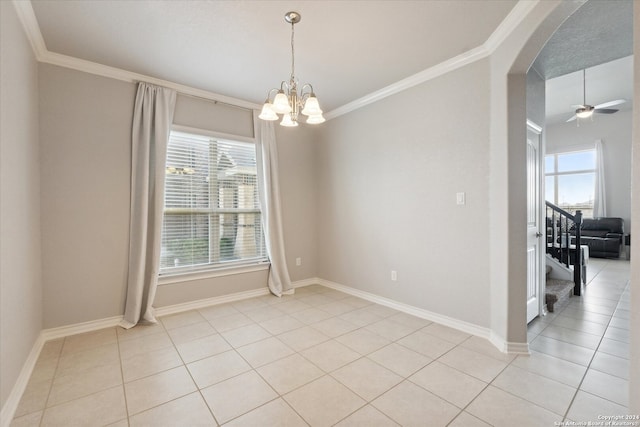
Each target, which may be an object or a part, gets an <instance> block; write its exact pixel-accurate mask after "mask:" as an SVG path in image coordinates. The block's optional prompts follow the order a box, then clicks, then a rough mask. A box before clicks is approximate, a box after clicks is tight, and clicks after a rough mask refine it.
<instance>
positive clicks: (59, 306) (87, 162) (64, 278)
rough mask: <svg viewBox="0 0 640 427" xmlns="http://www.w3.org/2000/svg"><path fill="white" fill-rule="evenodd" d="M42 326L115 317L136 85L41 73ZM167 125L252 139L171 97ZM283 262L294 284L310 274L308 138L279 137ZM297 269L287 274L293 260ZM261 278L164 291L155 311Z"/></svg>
mask: <svg viewBox="0 0 640 427" xmlns="http://www.w3.org/2000/svg"><path fill="white" fill-rule="evenodd" d="M40 93H41V96H40V138H41V141H42V142H41V143H42V155H43V162H42V172H41V173H42V210H43V212H44V213H45V215H43V231H42V233H43V254H44V255H43V272H44V278H45V279H44V282H45V304H44V327H45V328H52V327H57V326H62V325H69V324H74V323H80V322H86V321H90V320H96V319H103V318H108V317H112V316H119V315H121V314H122V312H123V307H124V299H125V289H126V275H127V259H128V229H129V203H130V200H129V197H130V196H129V180H130V163H131V157H130V156H131V153H130V144H131V123H132V115H133V102H134V98H135V85H134V84H133V83H126V82H122V81H118V80H113V79H108V78H104V77H99V76H94V75H91V74H87V73H82V72H78V71H74V70H70V69H66V68H61V67H57V66H52V65H47V64H41V65H40ZM175 122H176V123H177V124H180V125H184V126H191V127H200V128H204V129H208V130H212V131H217V132H223V133H225V134H229V133H233V134H237V135H241V136H249V137H251V136H252V135H253V123H252V112H251V111H249V110H246V109H242V108H235V107H231V106H228V105H226V104H216V103H213V102H210V101H207V100H203V99H199V98H193V97H188V96H182V95H180V96H178V102H177V104H176V119H175ZM278 139H279V142H278V148H279V158H280V171H279V174H280V176H279V178H280V182H281V185H282V188H281V192H282V203H283V217H284V218H283V220H284V230H285V243H286V248H287V263H288V265H289V268H290V273H291V276H292V279H293V280H301V279H306V278H309V277H313V276H315V271H316V269H315V261H314V260H315V227H314V223H315V208H314V206H315V205H314V200H315V190H314V185H315V183H314V168H313V166H312V160H313V140H312V137H311V130H309V129H306V130H305V129H304V128H303V127H301V128H299V129H296V133H293V132H289V133H281V131H280V130H278ZM296 257H301V258H302V259H303V264H302V266H300V267H296V266H295V258H296ZM265 286H266V272H265V271H262V272H254V273H247V274H239V275H232V276H222V277H217V278H210V279H200V280H192V281H185V282H181V283H172V284H164V285H160V286H159V287H158V292H157V296H156V303H155V305H156V306H157V307H163V306H168V305H173V304H178V303H184V302H189V301H194V300H198V299H204V298H211V297H216V296H221V295H227V294H230V293H235V292H242V291H247V290H252V289H258V288H261V287H265Z"/></svg>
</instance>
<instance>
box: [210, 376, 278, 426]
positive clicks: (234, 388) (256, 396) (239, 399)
mask: <svg viewBox="0 0 640 427" xmlns="http://www.w3.org/2000/svg"><path fill="white" fill-rule="evenodd" d="M202 396H203V397H204V400H205V401H206V402H207V405H209V408H211V411H212V412H213V415H214V416H215V417H216V420H217V421H218V423H219V424H223V423H226V422H227V421H229V420H231V419H233V418H236V417H238V416H240V415H243V414H245V413H247V412H249V411H251V410H252V409H255V408H257V407H258V406H261V405H263V404H265V403H267V402H269V401H271V400H273V399H275V398H277V397H278V395H277V393H276V392H275V391H273V389H272V388H271V387H270V386H269V384H267V383H266V382H264V380H263V379H262V378H260V375H258V374H257V373H255V371H249V372H246V373H244V374H241V375H238V376H237V377H233V378H231V379H228V380H226V381H223V382H221V383H218V384H216V385H213V386H211V387H207V388H205V389H203V390H202Z"/></svg>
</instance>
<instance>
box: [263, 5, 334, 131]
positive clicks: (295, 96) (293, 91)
mask: <svg viewBox="0 0 640 427" xmlns="http://www.w3.org/2000/svg"><path fill="white" fill-rule="evenodd" d="M301 19H302V16H301V15H300V14H299V13H298V12H287V13H286V14H285V15H284V20H285V21H286V22H288V23H289V24H291V76H290V77H289V81H288V82H287V81H282V83H280V88H279V89H277V88H274V89H271V90H270V91H269V93H268V94H267V99H266V100H265V102H264V105H263V106H262V111H261V112H260V115H259V116H258V117H259V118H260V119H262V120H267V121H275V120H279V119H280V117H279V116H278V114H282V121H281V122H280V125H281V126H286V127H295V126H298V116H299V114H303V115H305V116H307V117H308V118H307V123H309V124H319V123H323V122H324V121H325V118H324V116H323V115H322V110H321V109H320V104H319V103H318V98H317V97H316V94H315V93H314V92H313V87H312V86H311V85H310V84H308V83H306V84H304V85H302V88H301V89H300V93H298V80H297V79H296V77H295V50H294V38H293V37H294V28H293V27H294V25H295V24H297V23H298V22H300V20H301ZM274 94H275V95H274ZM272 95H273V99H272V98H271V97H272Z"/></svg>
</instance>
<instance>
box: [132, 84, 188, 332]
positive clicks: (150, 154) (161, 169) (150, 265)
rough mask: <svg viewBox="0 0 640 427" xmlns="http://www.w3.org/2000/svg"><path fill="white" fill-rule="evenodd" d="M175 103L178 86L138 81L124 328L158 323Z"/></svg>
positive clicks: (134, 122)
mask: <svg viewBox="0 0 640 427" xmlns="http://www.w3.org/2000/svg"><path fill="white" fill-rule="evenodd" d="M175 103H176V92H175V91H174V90H171V89H167V88H163V87H158V86H154V85H151V84H148V83H143V82H141V83H139V84H138V92H137V94H136V100H135V105H134V111H133V128H132V134H131V143H132V145H131V214H130V220H129V270H128V277H127V299H126V304H125V312H124V318H123V320H122V322H121V323H120V325H121V326H122V327H124V328H131V327H133V326H135V325H136V324H138V323H140V322H151V323H155V322H156V319H155V316H154V313H153V306H152V305H153V301H154V298H155V295H156V288H157V285H158V270H159V264H160V238H161V233H162V217H163V208H164V178H165V163H166V156H167V143H168V141H169V132H170V130H171V123H172V122H173V113H174V109H175Z"/></svg>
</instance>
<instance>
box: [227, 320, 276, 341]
mask: <svg viewBox="0 0 640 427" xmlns="http://www.w3.org/2000/svg"><path fill="white" fill-rule="evenodd" d="M220 335H222V337H223V338H224V339H225V340H227V342H228V343H229V344H231V345H232V346H233V347H242V346H243V345H247V344H251V343H254V342H256V341H260V340H263V339H265V338H270V337H271V334H270V333H269V332H268V331H267V330H266V329H264V328H262V327H261V326H260V325H257V324H255V323H254V324H252V325H247V326H242V327H240V328H237V329H233V330H230V331H227V332H221V333H220Z"/></svg>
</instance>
